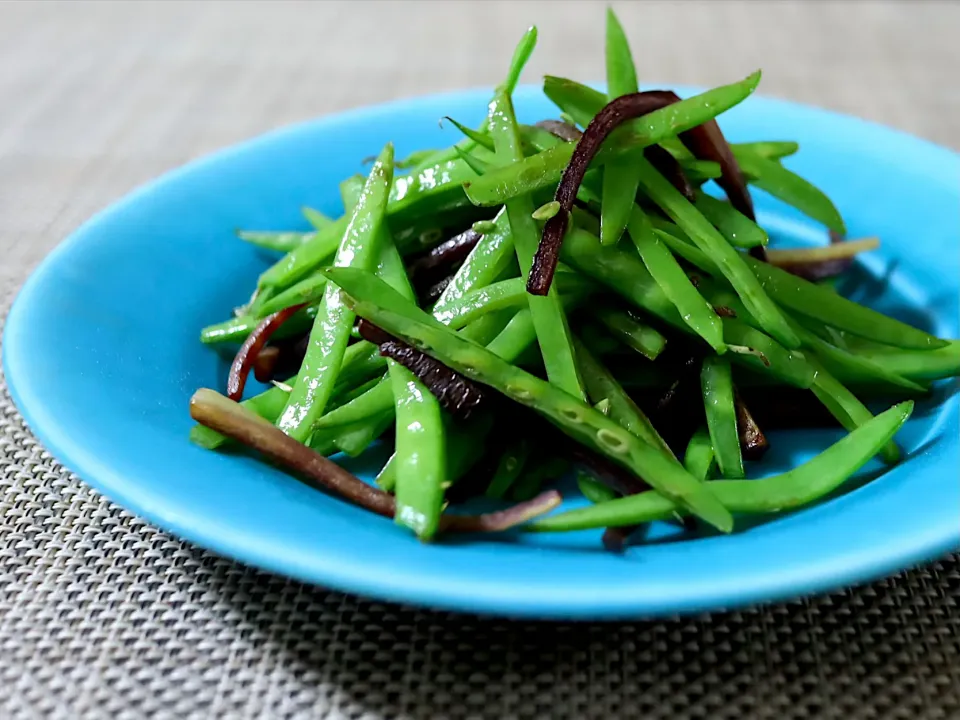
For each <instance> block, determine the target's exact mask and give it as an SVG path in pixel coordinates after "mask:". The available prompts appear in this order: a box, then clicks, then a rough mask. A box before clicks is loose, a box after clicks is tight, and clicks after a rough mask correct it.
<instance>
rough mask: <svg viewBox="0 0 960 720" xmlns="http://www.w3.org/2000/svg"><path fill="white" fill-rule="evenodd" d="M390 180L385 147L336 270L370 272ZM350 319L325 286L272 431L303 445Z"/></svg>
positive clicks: (323, 401)
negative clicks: (350, 267) (350, 268)
mask: <svg viewBox="0 0 960 720" xmlns="http://www.w3.org/2000/svg"><path fill="white" fill-rule="evenodd" d="M392 178H393V145H392V144H390V143H388V144H387V145H386V147H385V148H384V150H383V152H381V154H380V157H379V158H378V159H377V162H376V163H374V165H373V169H372V170H371V171H370V176H369V178H368V180H367V183H366V185H365V186H364V190H363V193H362V195H361V198H360V200H359V202H358V203H357V206H356V208H354V210H353V212H352V213H351V216H350V221H349V223H348V225H347V228H346V230H345V231H344V234H343V239H342V241H341V243H340V247H339V249H338V250H337V257H336V259H335V261H334V264H335V265H336V266H339V267H343V266H347V265H353V266H355V267H361V268H366V269H372V268H373V266H374V263H375V262H376V261H377V259H378V257H379V252H378V248H377V247H376V244H375V240H376V239H377V238H378V236H379V234H380V233H379V231H380V225H381V224H382V222H383V219H384V213H385V211H386V205H387V197H388V191H389V188H390V183H391V180H392ZM331 227H332V226H331ZM353 317H354V316H353V313H352V312H351V311H350V310H349V308H347V307H346V305H345V304H344V303H343V300H342V298H341V294H340V289H339V288H337V287H334V286H331V285H329V284H328V285H327V287H326V289H325V290H324V296H323V302H322V304H321V308H320V310H319V311H318V312H317V318H316V320H315V321H314V324H313V329H312V330H311V331H310V339H309V343H308V346H307V352H306V355H305V356H304V360H303V365H302V367H301V368H300V373H299V374H298V375H297V380H296V382H295V383H294V385H293V391H292V392H291V393H290V397H289V398H288V399H287V405H286V407H285V408H284V409H283V412H282V413H280V417H279V418H277V423H276V424H277V427H279V428H280V429H281V430H283V431H284V432H285V433H287V434H288V435H290V436H291V437H292V438H294V439H295V440H299V441H300V442H305V441H306V440H307V438H309V437H310V434H311V433H312V432H313V426H314V423H316V421H317V420H318V419H319V418H320V417H321V416H322V415H323V411H324V410H325V409H326V405H327V401H328V400H329V398H330V393H331V391H332V390H333V384H334V382H336V377H337V373H338V372H339V370H340V365H341V362H342V360H343V355H344V351H345V350H346V348H347V341H348V340H349V337H350V328H351V327H352V325H353Z"/></svg>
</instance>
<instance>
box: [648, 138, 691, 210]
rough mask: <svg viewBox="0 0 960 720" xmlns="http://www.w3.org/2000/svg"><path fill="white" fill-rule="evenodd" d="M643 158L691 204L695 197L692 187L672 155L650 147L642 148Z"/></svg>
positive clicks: (658, 147) (658, 148) (657, 147)
mask: <svg viewBox="0 0 960 720" xmlns="http://www.w3.org/2000/svg"><path fill="white" fill-rule="evenodd" d="M643 156H644V157H645V158H646V159H647V160H649V161H650V164H651V165H653V166H654V167H655V168H656V169H657V170H659V171H660V174H661V175H663V176H664V177H665V178H666V179H667V180H669V181H670V184H671V185H673V186H674V187H675V188H676V189H677V190H679V191H680V193H681V194H682V195H683V196H684V197H685V198H686V199H687V200H689V201H690V202H693V200H694V197H695V192H694V188H693V185H691V184H690V180H689V179H688V178H687V174H686V173H685V172H684V171H683V168H682V167H681V166H680V163H679V162H677V159H676V158H675V157H674V156H673V155H671V154H670V153H668V152H667V151H666V150H664V149H663V148H662V147H660V146H659V145H651V146H650V147H648V148H644V151H643Z"/></svg>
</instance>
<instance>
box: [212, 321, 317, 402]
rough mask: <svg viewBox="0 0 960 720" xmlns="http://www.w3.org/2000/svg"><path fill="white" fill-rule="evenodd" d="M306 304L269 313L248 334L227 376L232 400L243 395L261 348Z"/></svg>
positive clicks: (229, 395) (228, 392)
mask: <svg viewBox="0 0 960 720" xmlns="http://www.w3.org/2000/svg"><path fill="white" fill-rule="evenodd" d="M304 305H305V303H301V304H300V305H291V306H290V307H288V308H284V309H283V310H278V311H277V312H275V313H273V315H268V316H267V317H265V318H264V319H263V320H262V321H261V322H260V324H259V325H257V326H256V327H255V328H254V329H253V331H252V332H251V333H250V334H249V335H248V336H247V339H246V340H244V341H243V345H241V346H240V349H239V350H238V351H237V354H236V356H235V357H234V358H233V363H232V364H231V365H230V374H229V375H228V376H227V397H229V398H230V399H231V400H239V399H240V398H242V397H243V388H244V386H245V385H246V384H247V376H248V375H249V374H250V368H251V367H253V363H254V361H255V360H256V359H257V356H258V355H259V354H260V350H261V349H262V348H263V346H264V345H266V343H267V341H268V340H269V339H270V336H271V335H273V334H274V333H275V332H276V331H277V330H278V329H279V328H280V326H281V325H283V324H284V323H285V322H286V321H287V320H289V319H290V317H291V316H292V315H293V314H294V313H295V312H297V311H298V310H300V309H301V308H302V307H304Z"/></svg>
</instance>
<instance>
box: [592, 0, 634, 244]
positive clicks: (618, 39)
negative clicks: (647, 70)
mask: <svg viewBox="0 0 960 720" xmlns="http://www.w3.org/2000/svg"><path fill="white" fill-rule="evenodd" d="M606 59H607V99H608V100H613V99H614V98H617V97H620V96H621V95H627V94H629V93H635V92H637V91H638V90H639V87H638V84H637V71H636V69H635V67H634V64H633V55H632V54H631V53H630V45H629V43H628V42H627V35H626V33H625V32H624V31H623V26H622V25H621V24H620V21H619V20H618V19H617V16H616V13H614V11H613V9H612V8H608V9H607V42H606ZM642 152H643V151H642V150H635V151H633V152H632V153H627V154H625V155H624V156H623V157H620V158H615V159H613V160H610V161H609V162H608V163H607V164H606V165H604V167H603V196H602V202H601V205H600V242H601V244H603V245H613V244H614V243H616V242H617V241H618V240H619V239H620V236H621V235H623V233H624V231H625V230H626V229H627V221H628V220H629V219H630V212H631V210H632V209H633V204H634V200H635V198H636V195H637V187H638V186H639V184H640V176H639V171H638V170H637V169H636V167H635V163H634V158H635V156H636V155H637V154H638V153H642Z"/></svg>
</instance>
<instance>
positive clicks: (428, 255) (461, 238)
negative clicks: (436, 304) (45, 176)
mask: <svg viewBox="0 0 960 720" xmlns="http://www.w3.org/2000/svg"><path fill="white" fill-rule="evenodd" d="M478 242H480V234H479V233H477V232H475V231H474V230H472V229H468V230H465V231H464V232H462V233H460V234H459V235H454V236H453V237H452V238H450V239H449V240H446V241H444V242H442V243H440V244H439V245H437V246H436V247H435V248H432V249H430V250H428V251H427V252H425V253H423V254H421V255H418V256H417V257H415V258H413V259H412V260H411V261H410V263H409V264H408V266H407V271H408V272H409V274H410V278H411V279H412V280H414V281H418V280H420V279H421V278H423V277H424V276H427V278H428V279H429V280H430V281H431V282H435V281H436V280H437V275H438V271H439V274H440V275H441V276H442V275H446V274H449V270H450V268H451V267H452V266H454V265H457V264H459V263H462V262H463V261H464V260H466V258H467V255H469V254H470V251H471V250H473V248H475V247H476V246H477V243H478Z"/></svg>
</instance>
